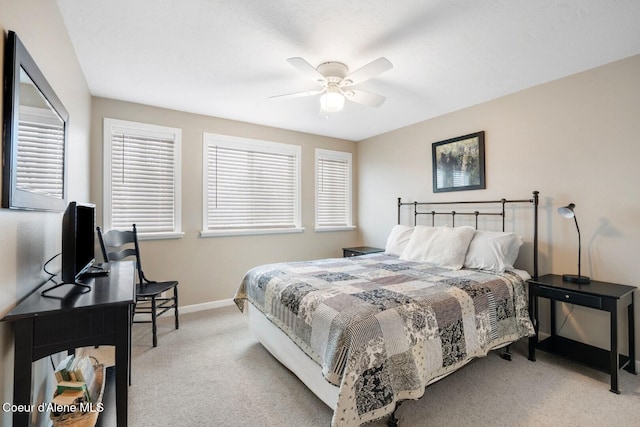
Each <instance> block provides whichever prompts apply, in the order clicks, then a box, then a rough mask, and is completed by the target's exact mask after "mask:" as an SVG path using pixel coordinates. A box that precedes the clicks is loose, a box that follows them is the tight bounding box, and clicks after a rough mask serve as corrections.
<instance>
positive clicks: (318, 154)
mask: <svg viewBox="0 0 640 427" xmlns="http://www.w3.org/2000/svg"><path fill="white" fill-rule="evenodd" d="M323 157H325V158H332V159H336V160H345V161H346V162H347V164H348V168H349V171H348V177H347V201H346V212H345V217H346V218H345V219H346V221H345V222H346V224H345V225H340V226H324V225H318V213H319V204H320V201H319V197H318V196H319V189H320V186H319V182H320V179H319V175H320V170H319V169H320V159H321V158H323ZM314 163H315V165H314V167H315V182H314V192H315V220H314V225H315V231H316V232H324V231H351V230H355V229H356V226H355V225H354V223H353V153H351V152H348V151H336V150H328V149H324V148H316V149H315V162H314Z"/></svg>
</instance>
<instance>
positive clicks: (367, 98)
mask: <svg viewBox="0 0 640 427" xmlns="http://www.w3.org/2000/svg"><path fill="white" fill-rule="evenodd" d="M342 93H343V94H344V96H345V97H346V98H347V99H348V100H349V101H353V102H356V103H358V104H363V105H368V106H370V107H379V106H381V105H382V103H383V102H384V100H385V99H387V98H385V97H384V96H382V95H378V94H375V93H371V92H364V91H362V90H355V89H349V90H345V91H343V92H342Z"/></svg>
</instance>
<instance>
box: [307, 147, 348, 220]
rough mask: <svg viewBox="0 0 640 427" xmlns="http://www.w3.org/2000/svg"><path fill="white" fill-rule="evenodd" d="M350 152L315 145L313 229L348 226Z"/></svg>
mask: <svg viewBox="0 0 640 427" xmlns="http://www.w3.org/2000/svg"><path fill="white" fill-rule="evenodd" d="M351 216H352V215H351V153H346V152H342V151H331V150H322V149H316V230H317V231H333V230H351V229H353V228H354V226H353V221H352V218H351Z"/></svg>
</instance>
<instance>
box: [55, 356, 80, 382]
mask: <svg viewBox="0 0 640 427" xmlns="http://www.w3.org/2000/svg"><path fill="white" fill-rule="evenodd" d="M74 359H75V357H74V355H73V354H70V355H68V356H67V357H65V358H64V359H62V360H61V361H60V363H58V366H56V369H55V371H54V375H55V377H56V380H57V381H58V382H60V381H70V380H71V376H70V375H69V370H68V368H69V367H70V366H71V364H72V363H73V360H74Z"/></svg>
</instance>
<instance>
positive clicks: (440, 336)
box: [234, 254, 534, 427]
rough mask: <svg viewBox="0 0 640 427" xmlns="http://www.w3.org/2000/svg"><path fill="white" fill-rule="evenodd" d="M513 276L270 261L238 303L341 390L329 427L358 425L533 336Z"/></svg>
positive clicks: (389, 260) (417, 266) (398, 264)
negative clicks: (264, 319)
mask: <svg viewBox="0 0 640 427" xmlns="http://www.w3.org/2000/svg"><path fill="white" fill-rule="evenodd" d="M524 285H525V284H524V281H523V280H522V278H521V277H520V276H518V275H517V274H515V273H512V272H505V273H501V274H493V273H488V272H484V271H479V270H468V269H462V270H448V269H445V268H441V267H437V266H435V265H432V264H426V263H418V262H409V261H403V260H400V259H399V258H397V257H395V256H389V255H385V254H372V255H365V256H358V257H350V258H335V259H325V260H317V261H308V262H291V263H279V264H269V265H264V266H260V267H256V268H254V269H252V270H250V271H249V272H248V273H247V274H246V275H245V277H244V279H243V280H242V282H241V284H240V287H239V288H238V291H237V293H236V296H235V299H234V301H235V303H236V305H237V306H238V307H239V308H240V309H241V310H243V308H244V305H245V303H246V301H247V300H248V301H250V302H251V303H252V304H253V305H254V306H255V307H256V308H258V309H259V310H260V311H262V312H263V313H264V314H265V315H266V316H267V318H268V319H269V320H271V321H272V322H273V323H274V324H276V325H277V326H278V327H279V328H280V329H281V330H282V331H284V332H285V333H286V334H287V335H288V336H289V337H290V338H291V339H292V340H293V341H294V342H295V343H296V344H297V345H298V346H299V347H300V348H301V349H302V350H303V351H304V352H305V353H306V354H307V355H308V356H309V357H311V358H312V359H313V360H314V361H316V362H317V363H318V364H319V365H320V366H321V367H322V373H323V375H324V377H325V378H326V380H327V381H329V382H330V383H332V384H334V385H336V386H338V387H339V396H338V403H337V407H336V408H335V410H334V415H333V420H332V426H333V427H341V426H358V425H361V424H363V423H365V422H367V421H370V420H373V419H377V418H381V417H383V416H385V415H387V414H390V413H391V412H393V410H394V408H395V404H396V402H398V401H399V400H403V399H417V398H419V397H420V396H422V395H423V393H424V391H425V387H426V385H427V384H429V383H431V382H433V381H434V380H436V379H437V378H440V377H442V376H444V375H447V374H448V373H451V372H453V371H455V370H456V369H458V368H460V367H461V366H463V365H464V364H466V363H467V362H468V361H470V360H471V359H473V358H476V357H481V356H485V355H486V354H487V353H488V352H489V351H490V350H492V349H494V348H497V347H500V346H503V345H506V344H508V343H511V342H513V341H516V340H518V339H520V338H523V337H527V336H530V335H532V334H533V333H534V330H533V327H532V325H531V321H530V320H529V314H528V312H527V301H526V295H525V286H524Z"/></svg>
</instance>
